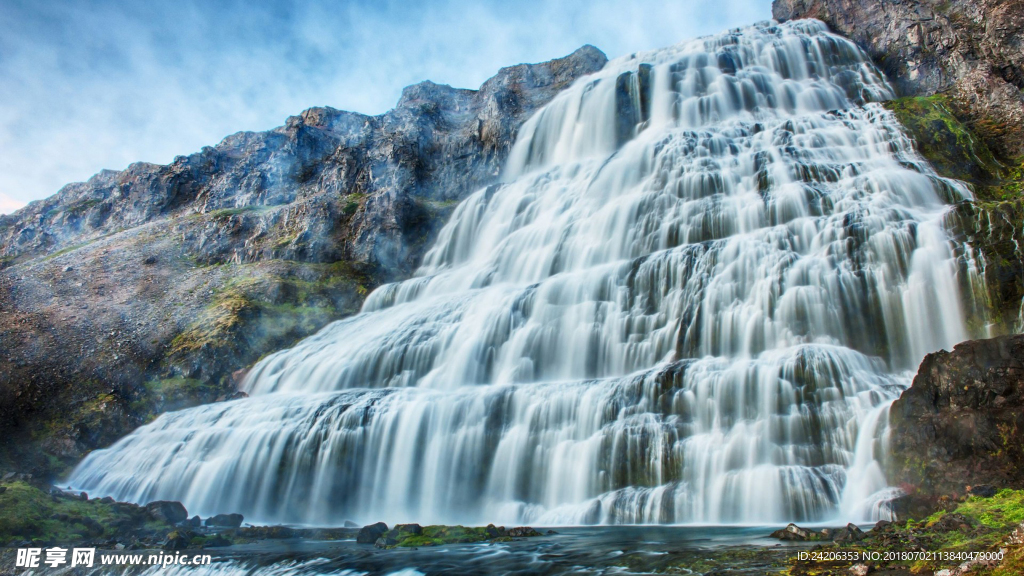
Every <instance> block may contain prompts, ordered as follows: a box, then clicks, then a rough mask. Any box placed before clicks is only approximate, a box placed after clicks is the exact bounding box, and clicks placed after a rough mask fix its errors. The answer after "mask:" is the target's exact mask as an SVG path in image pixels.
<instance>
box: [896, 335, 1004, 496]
mask: <svg viewBox="0 0 1024 576" xmlns="http://www.w3.org/2000/svg"><path fill="white" fill-rule="evenodd" d="M890 423H891V439H892V440H891V464H890V471H889V473H888V474H889V478H890V481H891V482H894V483H896V484H898V485H900V486H902V487H903V488H904V490H906V491H908V492H910V493H911V494H913V495H917V496H920V497H924V498H932V499H938V498H940V497H942V496H946V495H957V494H959V495H963V494H967V493H968V491H969V490H970V489H971V488H970V487H972V486H977V485H988V486H987V487H986V489H985V491H986V492H991V491H992V490H993V488H992V487H995V488H1017V489H1021V488H1024V335H1015V336H1003V337H999V338H993V339H990V340H973V341H969V342H963V343H961V344H958V345H957V346H956V347H955V348H954V349H953V351H952V352H946V351H940V352H936V353H934V354H929V355H928V356H926V357H925V359H924V361H923V362H922V363H921V367H920V369H919V370H918V373H917V376H916V377H915V378H914V383H913V385H912V386H911V387H910V388H909V389H907V390H906V391H905V392H904V393H903V394H902V396H900V398H899V399H898V400H896V402H895V403H893V405H892V409H891V410H890ZM990 495H991V494H990Z"/></svg>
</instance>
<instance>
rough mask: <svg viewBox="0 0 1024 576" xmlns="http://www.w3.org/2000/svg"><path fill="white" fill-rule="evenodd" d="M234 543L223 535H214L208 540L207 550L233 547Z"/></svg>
mask: <svg viewBox="0 0 1024 576" xmlns="http://www.w3.org/2000/svg"><path fill="white" fill-rule="evenodd" d="M231 544H232V542H231V540H229V539H228V538H226V537H225V536H224V535H223V534H214V535H213V536H210V537H208V538H207V539H206V547H207V548H220V547H223V546H231Z"/></svg>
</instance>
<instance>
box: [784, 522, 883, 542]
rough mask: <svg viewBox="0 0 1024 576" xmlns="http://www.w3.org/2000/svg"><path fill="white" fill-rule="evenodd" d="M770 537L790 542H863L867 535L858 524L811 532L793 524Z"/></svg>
mask: <svg viewBox="0 0 1024 576" xmlns="http://www.w3.org/2000/svg"><path fill="white" fill-rule="evenodd" d="M770 537H771V538H777V539H779V540H783V541H789V542H829V541H831V542H856V541H858V540H863V539H864V537H865V535H864V531H863V530H861V529H860V527H858V526H857V525H856V524H847V525H846V527H845V528H824V529H822V530H810V529H808V528H801V527H799V526H797V525H796V524H792V523H791V524H789V525H788V526H786V527H785V528H783V529H781V530H776V531H775V532H772V533H771V535H770Z"/></svg>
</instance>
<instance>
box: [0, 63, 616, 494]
mask: <svg viewBox="0 0 1024 576" xmlns="http://www.w3.org/2000/svg"><path fill="white" fill-rule="evenodd" d="M605 61H606V58H605V56H604V55H603V54H602V53H601V52H600V51H599V50H597V49H596V48H593V47H591V46H585V47H583V48H581V49H579V50H577V51H576V52H574V53H573V54H572V55H570V56H567V57H565V58H562V59H559V60H553V61H550V62H545V63H542V64H533V65H519V66H513V67H510V68H505V69H502V70H501V71H500V72H499V73H498V75H497V76H495V77H494V78H491V79H490V80H488V81H487V82H486V83H484V85H483V86H482V87H481V88H480V89H479V90H462V89H456V88H452V87H449V86H441V85H437V84H433V83H430V82H424V83H421V84H417V85H415V86H410V87H408V88H406V89H405V91H404V92H403V94H402V97H401V100H400V101H399V102H398V105H397V106H396V108H395V109H394V110H392V111H390V112H388V113H386V114H383V115H380V116H365V115H362V114H355V113H351V112H342V111H339V110H335V109H332V108H311V109H309V110H306V111H305V112H303V113H302V114H301V115H299V116H293V117H291V118H289V119H288V121H287V122H286V124H285V125H284V126H282V127H280V128H277V129H274V130H270V131H268V132H261V133H253V132H241V133H238V134H235V135H232V136H229V137H227V138H225V139H224V140H223V141H222V142H221V143H220V144H218V145H217V146H214V147H207V148H204V149H203V150H202V151H200V152H199V153H196V154H192V155H191V156H187V157H185V156H182V157H178V158H176V159H175V160H174V162H172V163H171V164H169V165H167V166H157V165H154V164H145V163H139V164H133V165H131V166H129V167H128V168H127V169H125V170H123V171H120V172H115V171H103V172H101V173H99V174H97V175H96V176H94V177H93V178H92V179H90V180H89V181H88V182H84V183H77V184H69V185H68V186H65V187H64V188H63V189H62V190H61V191H60V192H59V193H57V194H56V195H55V196H53V197H51V198H48V199H45V200H41V201H38V202H33V203H32V204H30V205H29V206H27V207H26V208H24V209H22V210H20V211H18V212H16V213H14V214H12V215H8V216H0V349H3V350H4V354H3V355H0V469H2V468H3V467H5V466H4V464H5V461H6V464H7V466H10V467H15V468H20V469H27V470H32V471H36V472H37V473H42V474H44V475H45V474H52V473H53V472H54V471H55V469H56V470H58V471H59V469H60V467H61V466H64V465H67V464H71V463H74V462H75V461H76V460H77V459H78V458H80V457H81V455H82V454H84V453H85V452H86V451H88V450H91V449H93V448H95V447H98V446H104V445H106V444H109V443H110V442H112V441H113V440H115V439H117V438H118V437H120V436H122V435H123V434H125V433H126V432H128V431H130V430H131V429H133V428H135V427H137V426H138V425H140V424H142V423H143V422H145V421H146V420H148V419H150V418H152V417H153V416H154V415H155V414H157V413H159V412H162V411H166V410H171V409H178V408H183V407H188V406H192V405H195V404H198V403H203V402H211V401H215V400H217V399H225V398H230V397H232V394H233V393H234V392H235V390H236V387H237V386H238V384H239V382H240V381H241V380H242V379H243V378H244V375H245V370H244V368H245V367H247V366H249V365H251V364H252V363H253V362H254V361H255V360H257V359H258V358H259V357H260V356H261V355H263V354H265V353H267V352H271V351H274V350H276V349H279V348H281V347H284V346H288V345H290V344H292V343H294V342H295V341H296V340H298V339H299V338H302V337H304V336H307V335H309V334H310V333H312V332H314V331H316V330H318V329H319V328H321V327H322V326H324V325H325V324H326V323H328V322H330V321H332V320H335V319H338V318H340V317H343V316H345V315H348V314H352V313H354V312H356V311H357V310H358V309H359V307H360V305H361V303H362V300H363V298H364V296H365V294H366V293H367V292H368V291H369V290H371V289H373V288H374V287H375V286H377V285H378V284H380V283H382V282H388V281H392V280H395V279H399V278H403V277H405V276H407V275H408V274H409V273H410V272H411V271H412V270H414V269H415V267H416V266H417V264H418V263H419V260H420V258H421V256H422V253H423V251H424V249H425V247H426V246H428V245H429V243H430V241H431V239H432V237H433V235H434V234H435V233H436V231H437V230H438V229H439V227H440V226H441V225H442V224H443V222H444V220H445V219H446V218H447V216H448V215H449V214H450V212H451V210H452V208H453V207H454V205H455V204H456V203H457V202H458V201H459V200H461V199H462V198H464V197H465V196H466V195H467V194H469V193H470V192H471V191H473V190H475V189H477V188H479V187H481V186H483V185H486V184H487V183H489V182H492V181H494V180H495V179H496V177H497V176H498V174H499V171H500V169H501V167H502V164H503V161H504V159H505V157H506V155H507V153H508V151H509V149H510V147H511V145H512V143H513V141H514V138H515V135H516V132H517V130H518V128H519V126H520V125H521V124H522V122H523V121H525V120H526V119H527V118H528V117H529V116H530V115H531V114H532V112H533V111H534V110H536V109H537V108H538V107H540V106H541V105H543V104H545V103H546V102H548V101H549V100H550V99H551V98H552V97H553V96H554V95H555V94H557V93H558V92H559V91H560V90H561V89H563V88H564V87H566V86H568V85H569V84H571V83H572V82H573V81H574V80H575V79H576V78H579V77H580V76H583V75H585V74H588V73H590V72H594V71H596V70H598V69H600V68H601V67H602V66H603V65H604V63H605ZM232 373H234V374H235V375H234V377H232Z"/></svg>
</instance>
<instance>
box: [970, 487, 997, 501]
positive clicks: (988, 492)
mask: <svg viewBox="0 0 1024 576" xmlns="http://www.w3.org/2000/svg"><path fill="white" fill-rule="evenodd" d="M997 492H999V491H998V490H996V488H995V486H992V485H990V484H979V485H977V486H968V487H967V493H968V494H970V495H971V496H977V497H979V498H991V497H993V496H995V495H996V493H997Z"/></svg>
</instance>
